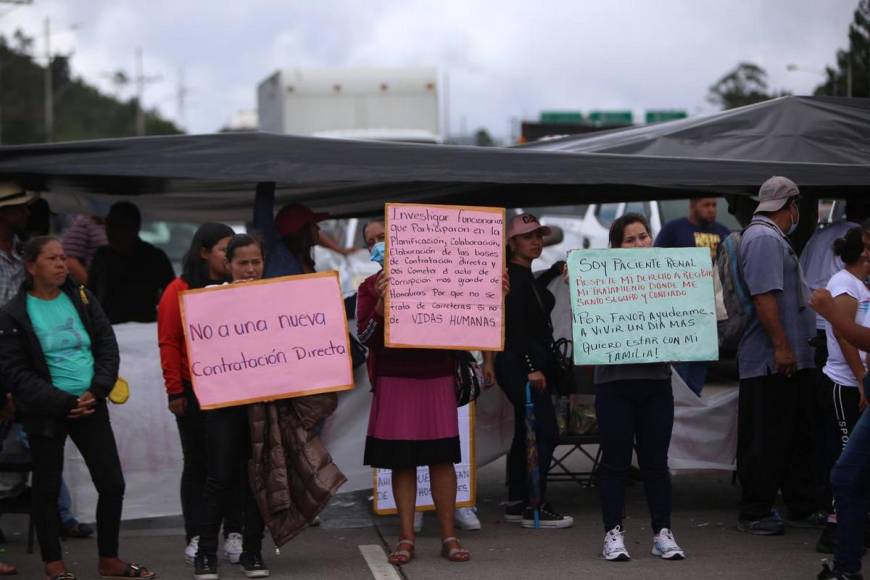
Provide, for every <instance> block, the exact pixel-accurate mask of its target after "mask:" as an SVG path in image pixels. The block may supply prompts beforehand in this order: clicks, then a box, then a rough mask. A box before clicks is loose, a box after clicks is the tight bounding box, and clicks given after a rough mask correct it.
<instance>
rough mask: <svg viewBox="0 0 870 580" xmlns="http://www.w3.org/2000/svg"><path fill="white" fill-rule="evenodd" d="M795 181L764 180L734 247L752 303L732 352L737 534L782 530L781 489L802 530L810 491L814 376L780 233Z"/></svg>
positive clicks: (790, 210)
mask: <svg viewBox="0 0 870 580" xmlns="http://www.w3.org/2000/svg"><path fill="white" fill-rule="evenodd" d="M799 194H800V192H799V190H798V187H797V185H795V183H794V182H793V181H791V180H789V179H787V178H785V177H778V176H777V177H771V178H770V179H768V180H767V181H765V182H764V183H763V184H762V185H761V188H760V189H759V199H760V203H759V204H758V207H757V208H756V210H755V216H754V217H753V219H752V222H751V223H750V224H749V227H748V228H747V229H746V230H745V231H744V233H743V237H742V238H741V241H740V246H739V251H738V254H739V265H740V269H741V271H742V273H743V281H744V283H745V285H746V288H747V289H748V291H749V294H750V295H751V296H752V303H753V305H754V310H753V314H752V316H751V318H750V320H749V323H748V326H747V328H746V331H745V333H744V334H743V337H742V339H741V341H740V345H739V347H738V351H737V361H738V366H739V372H740V398H739V403H738V408H739V411H738V416H739V419H738V443H737V469H738V473H739V476H740V483H741V486H742V496H741V501H740V515H739V529H740V530H741V531H745V532H748V533H751V534H756V535H778V534H782V533H784V531H785V525H784V523H783V520H782V518H781V517H780V515H779V514H778V513H777V511H776V510H775V509H774V504H775V502H776V498H777V494H778V492H779V491H780V490H782V495H783V499H784V500H785V503H786V506H787V508H788V514H787V518H788V520H789V521H790V522H791V523H793V524H794V525H810V524H812V522H809V521H808V518H811V516H812V514H813V513H814V511H815V508H816V502H815V500H814V494H813V485H812V482H813V471H812V456H813V451H812V450H813V440H812V425H813V421H814V418H813V417H812V416H811V408H812V407H811V400H812V388H813V383H814V380H815V379H816V372H815V370H814V369H815V367H814V362H813V349H812V348H811V347H810V345H809V340H810V339H811V338H812V337H813V336H814V335H815V321H814V316H813V312H812V310H810V309H809V308H808V307H807V299H808V298H809V289H808V288H807V286H806V283H805V282H804V277H803V273H802V271H801V267H800V264H799V263H798V259H797V256H796V255H795V253H794V251H793V250H792V248H791V245H789V242H788V239H787V238H786V235H787V234H789V233H791V232H792V231H794V230H795V229H796V228H797V224H798V220H799V219H800V213H799V210H798V196H799Z"/></svg>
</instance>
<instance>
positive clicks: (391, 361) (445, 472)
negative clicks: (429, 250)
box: [357, 220, 471, 566]
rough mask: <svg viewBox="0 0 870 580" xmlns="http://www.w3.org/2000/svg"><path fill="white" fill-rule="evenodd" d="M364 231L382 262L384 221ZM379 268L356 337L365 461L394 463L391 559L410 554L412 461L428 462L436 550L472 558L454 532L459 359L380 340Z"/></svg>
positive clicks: (362, 296) (363, 293)
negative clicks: (364, 371) (361, 348)
mask: <svg viewBox="0 0 870 580" xmlns="http://www.w3.org/2000/svg"><path fill="white" fill-rule="evenodd" d="M363 235H364V237H365V241H366V246H368V248H369V252H370V253H371V256H372V261H375V262H377V263H378V264H380V265H381V266H383V264H384V246H385V243H384V222H383V221H380V220H377V221H372V222H370V223H369V224H367V225H366V227H365V229H364V231H363ZM388 288H389V283H388V277H387V275H386V274H385V273H384V271H383V270H381V271H380V272H378V273H377V274H374V275H373V276H370V277H369V278H367V279H366V280H365V281H364V282H363V283H362V285H361V286H360V288H359V293H358V295H357V324H358V334H359V339H360V341H361V342H362V343H363V344H365V345H366V346H368V348H369V359H368V368H369V378H370V380H371V384H372V387H373V390H374V399H373V401H372V407H371V414H370V416H369V428H368V434H367V436H366V447H365V464H366V465H370V466H372V467H377V468H382V469H390V470H392V481H393V495H394V497H395V499H396V507H397V508H398V511H399V523H400V532H399V541H398V543H397V545H396V549H395V550H394V551H393V552H392V553H391V554H390V556H389V562H390V563H391V564H393V565H397V566H399V565H403V564H407V563H409V562H410V561H411V560H412V559H413V557H414V538H415V532H414V512H415V508H416V499H417V467H418V466H421V465H427V466H428V467H429V477H430V482H431V490H432V498H433V500H434V501H435V511H436V514H437V516H438V523H439V525H440V527H441V538H442V550H441V555H442V556H443V557H444V558H446V559H447V560H449V561H451V562H466V561H468V560H469V559H470V558H471V554H470V552H469V551H468V550H466V549H465V548H463V547H462V545H461V544H460V543H459V540H458V539H457V538H456V534H455V520H454V510H455V506H456V472H455V470H454V467H453V464H454V463H459V461H460V459H461V453H460V448H459V421H458V417H457V413H456V385H455V381H456V379H455V370H456V361H455V358H454V354H453V352H452V351H449V350H431V349H405V348H387V347H386V346H385V344H384V295H385V294H386V292H387V291H388Z"/></svg>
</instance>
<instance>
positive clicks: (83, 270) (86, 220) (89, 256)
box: [62, 214, 109, 284]
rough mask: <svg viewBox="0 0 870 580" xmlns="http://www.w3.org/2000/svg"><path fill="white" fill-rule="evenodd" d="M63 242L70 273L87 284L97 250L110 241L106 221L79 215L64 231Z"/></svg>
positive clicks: (91, 216)
mask: <svg viewBox="0 0 870 580" xmlns="http://www.w3.org/2000/svg"><path fill="white" fill-rule="evenodd" d="M62 242H63V249H64V250H66V254H67V256H66V267H67V268H69V272H70V275H71V276H72V277H73V278H75V280H77V281H78V282H79V283H81V284H87V283H88V268H90V267H91V263H92V262H93V260H94V256H95V255H96V254H97V250H98V249H99V248H102V247H103V246H105V245H107V244H108V243H109V240H108V239H107V238H106V224H105V222H104V221H103V220H102V219H101V218H99V217H97V216H93V215H88V214H80V215H77V216H75V218H74V219H73V222H72V224H70V226H69V227H68V228H67V229H66V230H65V231H64V232H63V240H62Z"/></svg>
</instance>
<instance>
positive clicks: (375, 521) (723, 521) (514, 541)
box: [0, 461, 821, 580]
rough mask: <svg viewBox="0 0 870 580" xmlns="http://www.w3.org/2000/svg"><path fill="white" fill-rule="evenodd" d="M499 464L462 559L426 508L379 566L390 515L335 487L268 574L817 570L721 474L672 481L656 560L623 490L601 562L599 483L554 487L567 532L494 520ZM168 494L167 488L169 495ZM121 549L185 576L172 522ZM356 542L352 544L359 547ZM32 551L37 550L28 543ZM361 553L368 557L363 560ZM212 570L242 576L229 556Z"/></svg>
mask: <svg viewBox="0 0 870 580" xmlns="http://www.w3.org/2000/svg"><path fill="white" fill-rule="evenodd" d="M503 478H504V463H503V461H498V462H496V463H494V464H492V465H489V466H487V467H485V468H483V469H482V470H481V472H480V477H479V485H478V505H479V510H480V518H481V520H482V522H483V530H481V531H477V532H465V533H462V535H461V537H462V539H463V540H464V544H465V545H466V547H468V548H469V549H470V550H471V551H472V555H473V556H472V560H471V561H470V562H468V563H463V564H457V563H450V562H447V561H445V560H443V559H442V558H441V557H440V556H439V549H440V546H439V544H440V541H439V537H438V536H439V534H438V529H437V525H436V522H435V519H434V516H433V515H427V516H426V522H425V525H424V530H423V533H422V534H421V535H420V537H419V538H418V541H417V556H416V558H415V559H414V560H413V561H412V562H411V563H410V564H409V565H407V566H405V567H403V568H402V569H401V570H400V571H399V570H396V569H394V568H392V567H391V566H388V565H386V555H385V554H386V550H387V549H388V545H390V546H391V545H392V543H393V542H395V540H396V534H397V532H398V528H397V525H396V519H395V518H392V517H390V518H378V517H374V516H371V515H370V508H369V503H368V497H367V495H368V494H365V493H353V494H341V495H339V496H338V497H337V498H335V500H334V501H333V503H332V505H331V506H330V508H329V509H328V510H327V511H326V512H325V513H324V515H323V524H322V525H321V526H320V527H319V528H311V529H309V530H306V531H305V532H304V533H303V534H302V535H300V536H299V537H298V538H297V539H295V540H293V541H292V542H290V543H289V544H288V545H286V546H284V547H283V548H282V549H281V550H280V553H276V551H275V549H274V547H272V546H271V543H270V542H269V541H268V539H267V541H266V545H267V546H269V547H268V548H267V549H266V550H264V556H265V559H266V562H267V563H268V564H269V565H270V567H271V569H272V577H273V578H279V579H290V578H292V579H330V580H332V579H349V580H350V579H353V580H358V579H367V578H377V579H388V578H393V579H395V578H407V579H411V580H423V579H430V578H431V579H441V578H453V577H455V578H474V579H476V580H477V579H479V580H484V579H496V580H509V579H518V580H519V579H523V580H526V579H538V578H542V579H543V578H546V579H554V578H619V579H635V578H644V579H649V578H654V579H656V580H663V579H670V578H674V579H682V578H686V579H688V578H692V579H695V578H703V579H705V580H708V579H715V578H765V579H787V580H793V579H799V578H815V575H816V573H818V570H819V560H820V558H821V556H820V555H818V554H816V553H815V552H814V549H813V547H814V545H815V541H816V538H817V536H818V531H817V530H806V529H791V528H790V529H789V530H788V531H787V533H786V535H784V536H780V537H769V538H760V537H755V536H749V535H745V534H741V533H740V532H738V531H737V530H736V528H735V524H736V520H735V515H736V510H735V506H736V503H737V498H738V490H737V488H735V487H732V486H731V475H730V474H729V473H724V472H694V473H683V474H680V475H678V476H676V477H675V478H674V517H673V528H674V533H675V535H676V538H677V541H678V542H679V543H680V545H681V546H682V547H683V548H684V549H685V550H686V552H687V559H686V560H685V561H682V562H666V561H663V560H660V559H657V558H655V557H653V556H651V555H650V554H649V549H650V546H651V533H650V530H649V522H648V516H647V511H646V504H645V500H644V495H643V486H642V485H641V484H639V483H635V484H633V485H631V486H630V487H629V489H628V502H627V509H626V512H627V519H626V520H625V527H626V529H627V535H626V544H627V547H628V549H629V551H630V552H631V555H632V557H633V559H632V561H630V562H625V563H610V562H604V561H602V560H600V559H599V557H598V555H599V553H600V550H601V543H602V540H603V531H602V529H601V524H600V512H599V504H598V495H597V490H596V489H594V488H591V489H590V488H581V487H580V486H578V485H577V484H576V483H553V484H551V486H550V500H551V501H552V502H553V504H554V505H555V506H556V507H557V508H558V509H559V510H561V511H563V512H564V513H567V514H571V515H573V516H574V518H575V525H574V527H573V528H570V529H566V530H526V529H522V528H520V527H518V526H516V525H513V524H508V523H506V522H504V521H502V519H501V508H500V506H499V502H501V501H502V500H503V499H504V486H503ZM168 493H171V491H168ZM0 525H2V528H3V530H4V532H5V533H6V536H7V542H6V544H5V545H4V546H3V553H2V554H0V560H3V561H6V562H9V563H12V564H15V565H17V566H18V567H19V570H20V574H19V577H20V578H26V579H31V578H33V579H39V578H41V574H40V572H41V563H40V561H39V557H38V554H35V555H27V554H26V553H25V538H26V534H25V533H26V518H25V517H23V516H13V515H7V516H3V518H2V519H0ZM122 530H123V531H122V541H121V556H122V557H124V558H127V559H132V560H135V561H136V562H140V563H142V564H145V565H147V566H149V567H150V568H151V569H153V570H156V571H157V572H158V577H159V578H169V579H182V578H192V573H193V571H192V568H191V567H189V566H186V565H185V564H184V561H183V557H182V556H183V553H182V552H183V549H184V537H183V533H182V528H181V521H180V518H161V519H158V520H147V521H136V522H125V524H124V526H123V528H122ZM361 547H362V549H361ZM64 550H65V553H66V561H67V563H68V565H69V566H70V568H71V569H72V570H73V571H74V572H75V573H76V574H77V575H78V577H79V578H82V579H85V578H88V579H89V578H99V576H98V575H97V574H96V559H97V558H96V542H95V541H94V540H93V539H88V540H70V541H67V542H65V543H64ZM37 552H38V548H37ZM364 554H365V555H366V556H367V557H368V560H367V559H366V557H364ZM221 577H222V578H244V576H243V574H242V573H241V571H240V570H239V569H238V568H236V567H234V566H231V565H229V564H224V565H222V567H221Z"/></svg>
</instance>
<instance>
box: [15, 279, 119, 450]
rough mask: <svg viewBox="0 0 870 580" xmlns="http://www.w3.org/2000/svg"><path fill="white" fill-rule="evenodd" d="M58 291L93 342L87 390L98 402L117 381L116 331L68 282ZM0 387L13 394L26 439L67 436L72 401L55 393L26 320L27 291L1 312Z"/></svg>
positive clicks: (82, 291)
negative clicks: (75, 313)
mask: <svg viewBox="0 0 870 580" xmlns="http://www.w3.org/2000/svg"><path fill="white" fill-rule="evenodd" d="M61 290H62V291H63V292H64V293H65V294H66V295H67V296H69V298H70V300H71V301H72V303H73V305H74V306H75V308H76V310H77V311H78V313H79V317H80V318H81V321H82V324H83V325H84V327H85V330H86V331H87V333H88V335H89V336H90V337H91V351H92V352H93V355H94V378H93V380H92V382H91V386H90V388H89V389H88V390H90V391H91V393H92V394H93V395H94V398H96V399H97V400H98V401H99V402H98V404H102V405H104V404H105V399H106V397H107V396H108V395H109V392H110V391H111V390H112V388H113V387H114V386H115V381H117V380H118V367H119V365H120V356H119V354H118V343H117V341H116V340H115V331H114V330H112V325H111V324H110V323H109V319H108V318H107V317H106V314H105V313H104V312H103V309H102V308H101V307H100V304H99V303H98V302H97V299H96V298H95V297H94V295H93V294H92V293H91V292H89V291H88V290H86V289H85V288H84V287H83V286H79V285H77V284H75V283H73V282H72V281H71V280H70V279H67V282H66V283H65V284H64V285H63V287H62V288H61ZM0 382H2V383H3V385H4V386H5V388H6V389H7V390H8V391H9V392H10V393H12V396H13V398H14V399H15V408H16V412H17V414H18V417H19V419H20V420H21V422H22V424H23V425H24V430H25V431H26V432H27V433H28V434H30V435H43V436H48V437H52V436H55V435H58V434H62V433H65V432H66V416H67V415H68V414H69V412H70V410H71V409H72V408H73V407H75V405H76V396H75V395H72V394H70V393H67V392H66V391H62V390H60V389H58V388H56V387H55V386H54V385H52V383H51V374H50V372H49V370H48V364H47V363H46V362H45V355H44V354H43V352H42V347H41V346H40V344H39V339H38V338H37V336H36V333H35V332H34V330H33V325H32V324H31V322H30V316H29V315H28V314H27V290H26V288H24V287H23V286H22V288H21V289H20V290H19V291H18V294H16V295H15V297H14V298H13V299H12V300H10V301H9V302H8V303H7V304H6V305H5V306H4V307H3V308H2V309H0Z"/></svg>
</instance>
